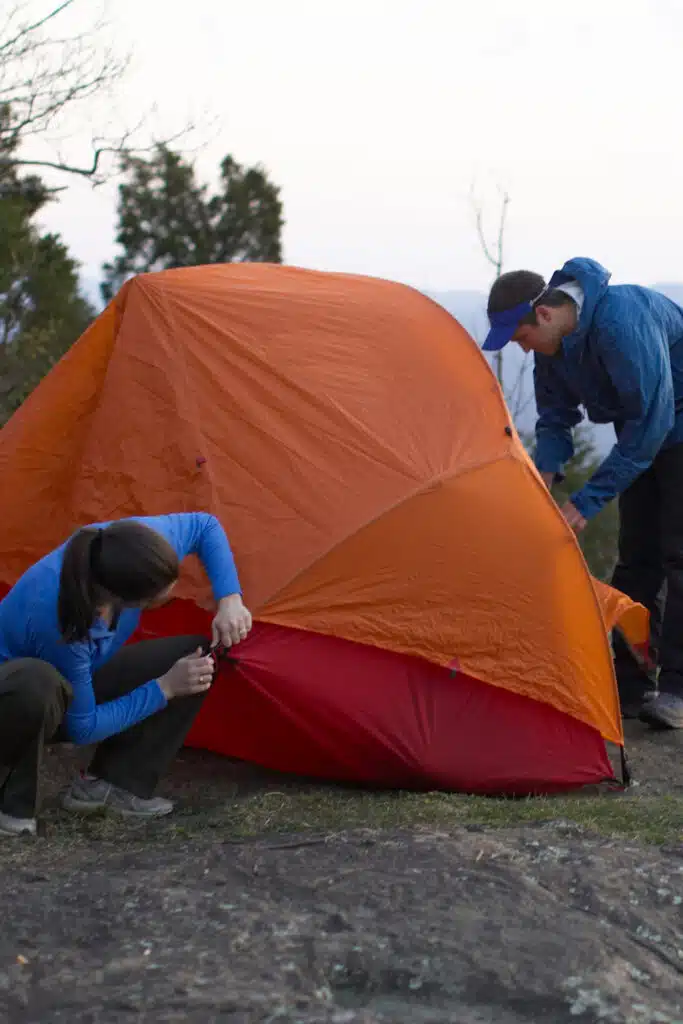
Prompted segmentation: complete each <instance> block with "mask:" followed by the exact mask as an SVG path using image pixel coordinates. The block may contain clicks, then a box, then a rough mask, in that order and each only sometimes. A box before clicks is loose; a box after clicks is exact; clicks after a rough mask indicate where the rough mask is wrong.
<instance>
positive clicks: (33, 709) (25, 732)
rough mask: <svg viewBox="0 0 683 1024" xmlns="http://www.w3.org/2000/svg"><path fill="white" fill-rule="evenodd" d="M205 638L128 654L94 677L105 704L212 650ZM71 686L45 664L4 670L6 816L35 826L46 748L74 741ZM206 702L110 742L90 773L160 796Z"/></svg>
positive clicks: (172, 707) (1, 749)
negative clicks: (69, 730)
mask: <svg viewBox="0 0 683 1024" xmlns="http://www.w3.org/2000/svg"><path fill="white" fill-rule="evenodd" d="M205 646H206V639H205V638H204V637H196V636H194V637H187V636H178V637H168V638H164V639H162V640H148V641H144V642H142V643H139V644H132V645H131V646H130V647H124V648H123V649H122V650H121V651H119V652H118V653H117V654H115V655H114V657H113V658H112V659H111V661H109V662H107V664H106V665H104V666H103V667H102V668H101V669H100V670H99V671H98V672H96V673H95V675H94V677H93V689H94V691H95V699H96V701H97V703H98V704H104V703H106V702H107V701H109V700H114V699H115V698H116V697H122V696H123V695H124V694H126V693H130V691H131V690H134V689H135V688H136V687H137V686H141V685H142V684H143V683H146V682H148V681H149V680H150V679H157V678H158V677H159V676H162V675H164V673H165V672H168V670H169V669H170V668H171V666H172V665H174V664H175V662H176V661H178V659H179V658H183V657H184V656H185V655H187V654H191V653H192V652H193V651H196V650H197V648H198V647H205ZM70 696H71V688H70V686H69V684H68V683H67V682H66V681H65V680H64V679H63V678H62V676H61V675H60V674H59V672H57V670H56V669H54V668H53V667H52V666H51V665H48V664H47V663H46V662H44V661H38V660H33V659H22V660H17V661H10V662H6V663H5V664H3V665H0V811H3V812H4V813H5V814H10V815H12V816H13V817H16V818H32V817H34V816H35V814H36V810H37V806H38V782H39V774H40V763H41V758H42V752H43V746H44V744H45V743H46V742H49V741H53V742H60V741H66V740H67V736H66V735H65V733H64V731H63V728H62V727H61V722H62V719H63V717H64V713H65V711H66V708H67V706H68V703H69V700H70ZM204 696H205V694H204V693H201V694H197V695H193V696H191V697H179V698H176V699H175V700H172V701H170V702H169V703H168V704H167V706H166V707H165V708H163V709H162V710H161V711H158V712H157V713H156V714H155V715H151V716H150V717H149V718H146V719H144V720H143V721H142V722H138V723H137V725H134V726H132V727H131V728H130V729H127V730H126V731H125V732H121V733H117V734H116V735H115V736H111V737H110V738H109V739H107V740H104V741H103V742H102V743H100V744H99V745H98V747H97V748H96V750H95V754H94V757H93V759H92V761H91V764H90V768H89V771H90V772H92V774H93V775H97V776H98V777H99V778H101V779H105V780H106V781H107V782H111V783H113V784H114V785H115V786H120V787H121V788H122V789H126V790H128V791H129V792H131V793H134V794H135V795H136V796H139V797H142V798H144V799H147V798H148V797H150V796H152V794H153V793H154V790H155V788H156V786H157V783H158V782H159V779H160V778H161V776H162V775H163V774H164V773H165V772H166V770H167V769H168V767H169V765H170V763H171V761H172V760H173V758H174V757H175V755H176V754H177V752H178V750H179V749H180V747H181V746H182V745H183V741H184V739H185V737H186V735H187V733H188V731H189V729H190V726H191V725H192V722H193V721H194V719H195V716H196V714H197V712H198V711H199V709H200V707H201V704H202V701H203V699H204Z"/></svg>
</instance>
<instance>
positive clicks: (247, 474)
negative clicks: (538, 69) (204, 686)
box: [0, 264, 646, 792]
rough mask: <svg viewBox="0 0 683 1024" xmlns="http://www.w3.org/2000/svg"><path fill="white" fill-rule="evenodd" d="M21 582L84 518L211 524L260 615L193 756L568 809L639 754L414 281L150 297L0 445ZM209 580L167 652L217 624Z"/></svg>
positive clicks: (590, 609) (543, 505)
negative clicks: (568, 798) (562, 795)
mask: <svg viewBox="0 0 683 1024" xmlns="http://www.w3.org/2000/svg"><path fill="white" fill-rule="evenodd" d="M0 468H1V471H2V472H1V476H2V480H3V488H2V493H1V494H0V551H1V552H2V555H1V556H0V581H1V582H2V584H4V586H5V587H8V586H10V585H11V584H12V583H13V582H14V581H15V580H16V579H17V578H18V576H19V575H20V574H21V573H22V572H23V571H24V570H25V569H26V568H27V567H28V566H29V565H30V564H31V563H33V562H34V561H35V560H37V559H38V558H39V557H41V556H42V555H43V554H44V553H46V552H47V551H48V550H50V549H51V548H53V547H55V546H57V545H58V544H60V543H61V542H62V541H63V540H64V539H65V538H66V537H67V536H68V535H69V533H70V532H71V531H72V530H73V529H74V527H75V526H77V525H80V524H84V523H88V522H93V521H98V520H103V519H110V518H118V517H122V516H127V515H136V514H145V515H153V514H157V513H164V512H170V511H182V510H199V509H201V510H207V511H211V512H213V513H214V514H216V515H217V516H218V517H219V519H220V520H221V521H222V523H223V524H224V526H225V528H226V529H227V531H228V534H229V536H230V539H231V543H232V545H233V548H234V550H235V553H236V557H237V563H238V568H239V572H240V577H241V580H242V583H243V586H244V590H245V597H246V600H247V602H248V603H249V605H250V606H251V607H252V609H253V611H254V613H255V618H256V620H257V628H256V629H255V631H254V634H253V636H252V637H251V638H250V639H249V640H248V641H247V642H246V643H245V644H243V645H240V648H238V649H237V650H236V652H235V653H236V655H237V662H236V663H235V664H234V665H233V666H232V668H231V670H230V671H229V672H227V673H226V674H224V676H223V678H222V679H221V680H220V681H219V683H218V684H217V685H216V686H215V687H214V688H213V690H212V692H211V694H210V697H209V699H208V701H207V702H206V704H205V708H204V711H203V712H202V715H201V716H200V718H199V719H198V721H197V724H196V727H195V729H194V731H193V733H192V736H191V742H193V743H195V744H198V745H202V746H206V747H210V748H212V749H214V750H219V751H221V752H223V753H225V754H229V755H233V756H238V757H246V758H249V759H252V760H254V761H257V762H260V763H262V764H266V765H271V766H273V767H276V768H280V769H288V770H295V771H300V772H305V773H307V774H319V775H323V776H332V777H337V778H355V779H364V780H368V781H370V780H374V781H378V782H384V783H388V784H396V785H442V786H448V787H454V788H463V789H469V790H477V791H493V790H506V791H513V792H537V791H548V790H552V789H554V788H557V787H563V786H571V785H578V784H581V783H584V782H591V781H595V780H596V779H598V778H604V777H605V776H609V775H610V774H611V773H610V769H609V764H608V762H607V759H606V754H605V747H604V740H605V739H606V740H611V741H614V742H615V743H621V742H622V731H621V721H620V714H619V706H618V698H617V693H616V687H615V681H614V675H613V667H612V660H611V653H610V648H609V643H608V629H609V628H611V627H612V625H614V623H615V622H616V621H617V619H619V618H620V617H621V616H622V615H623V614H625V613H628V614H627V616H626V619H625V620H624V621H625V622H627V621H628V623H629V628H630V632H631V637H632V639H634V641H638V642H639V641H640V640H642V639H644V632H645V628H646V617H645V613H644V611H643V610H642V609H637V608H636V609H634V606H633V605H631V603H630V602H628V601H627V600H626V599H625V598H623V597H622V596H621V595H617V594H615V592H613V591H610V590H609V588H598V587H597V586H596V585H595V584H594V583H593V581H592V580H591V578H590V576H589V574H588V571H587V569H586V566H585V563H584V561H583V558H582V556H581V553H580V550H579V548H578V546H577V543H576V541H575V539H574V537H573V535H572V534H571V532H570V531H569V529H568V528H567V527H566V525H565V523H564V520H563V519H562V517H561V515H560V514H559V512H558V510H557V509H556V507H555V505H554V503H553V502H552V500H551V498H550V497H549V495H548V494H547V492H546V490H545V488H544V487H543V484H542V482H541V481H540V478H539V477H538V475H537V473H536V472H535V470H534V468H533V466H532V464H531V462H530V461H529V459H528V457H527V455H526V454H525V452H524V450H523V448H522V445H521V443H520V441H519V439H518V437H517V435H516V433H515V431H514V430H513V428H512V426H511V423H510V419H509V414H508V411H507V409H506V406H505V403H504V401H503V398H502V395H501V392H500V389H499V387H498V385H497V382H496V380H495V379H494V376H493V374H492V373H491V371H490V369H489V367H488V365H487V363H486V361H485V359H484V358H483V356H482V355H481V353H480V352H479V349H478V348H477V345H476V344H475V342H474V341H473V340H472V339H471V338H470V337H469V335H468V334H467V333H466V332H465V331H464V330H463V328H462V327H460V325H459V324H458V323H457V322H456V321H455V320H454V319H453V318H452V317H451V316H450V315H449V314H448V313H447V312H445V311H444V310H443V309H442V308H440V307H439V306H437V305H436V304H435V303H433V302H431V301H430V300H429V299H427V298H425V297H424V296H423V295H421V294H420V293H418V292H416V291H413V290H412V289H410V288H406V287H403V286H401V285H397V284H392V283H388V282H385V281H379V280H373V279H369V278H363V277H352V276H345V275H336V274H323V273H314V272H308V271H301V270H295V269H290V268H284V267H277V266H266V265H258V264H254V265H247V264H242V265H222V266H210V267H195V268H191V269H182V270H171V271H165V272H162V273H158V274H147V275H142V276H140V277H137V278H135V279H133V280H131V281H129V282H128V283H127V284H126V285H125V286H124V287H123V288H122V290H121V291H120V293H119V294H118V296H117V297H116V298H115V299H114V301H113V302H112V303H110V305H109V306H108V307H107V309H106V310H105V311H104V312H103V313H102V315H101V316H100V317H99V318H98V319H97V320H96V321H95V323H94V324H93V325H92V326H91V327H90V328H89V330H88V331H87V332H86V333H85V334H84V335H83V337H82V338H81V339H80V340H79V341H78V342H77V343H76V344H75V345H74V347H73V348H72V349H71V350H70V352H69V353H68V354H67V356H66V357H65V358H64V359H63V360H62V361H61V362H60V363H59V364H58V365H57V366H56V367H55V368H54V369H53V370H52V372H51V373H50V374H49V376H48V377H47V378H46V379H45V380H44V381H43V383H42V384H41V385H40V386H39V387H38V389H37V390H36V392H35V393H34V394H33V395H32V396H31V398H30V399H29V400H28V401H27V402H26V403H25V404H24V406H23V407H22V408H21V409H20V410H19V411H18V412H17V413H16V414H15V416H14V417H13V418H12V419H11V420H10V422H9V423H8V424H7V425H6V426H5V428H4V429H3V430H2V432H1V433H0ZM208 597H209V592H208V585H207V584H206V581H205V580H204V577H203V575H202V573H201V571H200V570H199V569H198V568H197V567H193V568H192V569H191V570H190V571H188V573H187V574H186V576H185V577H184V579H183V581H182V589H181V592H180V596H179V600H177V601H175V602H174V603H173V604H171V605H169V606H168V607H167V608H166V609H164V610H162V612H160V613H157V614H156V615H155V616H150V617H149V618H148V619H147V621H146V625H145V629H146V631H147V633H148V634H150V633H153V632H164V631H167V630H169V629H182V628H185V627H186V626H188V627H189V626H190V624H191V625H192V627H193V628H194V627H195V626H196V625H198V624H199V625H201V624H204V623H205V621H206V617H207V614H208V613H207V612H206V610H205V609H206V608H207V607H208V604H207V602H208Z"/></svg>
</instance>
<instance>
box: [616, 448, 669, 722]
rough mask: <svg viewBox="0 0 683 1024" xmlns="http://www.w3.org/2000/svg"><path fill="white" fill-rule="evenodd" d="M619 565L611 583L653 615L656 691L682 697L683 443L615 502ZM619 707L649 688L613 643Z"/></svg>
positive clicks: (661, 457) (622, 648)
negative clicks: (657, 687)
mask: <svg viewBox="0 0 683 1024" xmlns="http://www.w3.org/2000/svg"><path fill="white" fill-rule="evenodd" d="M619 514H620V519H621V524H620V529H619V562H618V564H617V567H616V569H615V571H614V576H613V579H612V583H613V585H614V586H615V587H616V588H617V590H621V591H622V592H623V593H624V594H627V595H628V596H629V597H630V598H632V599H633V600H634V601H638V602H640V603H641V604H643V605H645V607H646V608H647V609H648V610H649V612H650V615H651V622H652V627H651V643H652V654H653V656H655V657H656V658H657V661H658V663H659V667H660V676H659V688H660V690H662V691H663V692H666V693H674V694H676V695H677V696H680V697H683V444H679V445H675V446H674V447H673V448H669V449H668V450H667V451H663V452H661V453H660V454H659V455H658V456H657V458H656V459H655V461H654V462H653V464H652V466H651V467H650V469H648V470H647V472H645V473H643V474H642V476H640V477H638V479H637V480H636V481H635V483H634V484H632V485H631V487H629V488H628V490H626V491H624V493H623V494H622V496H621V498H620V501H619ZM614 648H615V656H616V671H617V680H618V684H619V695H620V697H621V700H622V703H628V702H631V701H637V700H638V699H639V698H640V697H642V695H643V692H644V691H645V690H646V689H649V688H650V685H651V684H650V683H649V681H648V680H647V678H646V676H645V675H644V673H643V672H642V671H641V670H639V669H638V667H637V666H636V664H635V662H634V660H633V658H632V657H631V656H630V655H629V653H628V651H627V649H626V648H625V646H624V644H623V643H622V642H621V641H620V639H619V638H618V637H617V638H616V639H615V644H614Z"/></svg>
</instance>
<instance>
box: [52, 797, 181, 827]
mask: <svg viewBox="0 0 683 1024" xmlns="http://www.w3.org/2000/svg"><path fill="white" fill-rule="evenodd" d="M62 807H63V808H64V810H65V811H71V812H73V813H76V814H96V813H97V812H98V811H99V812H102V811H106V812H107V813H111V814H118V816H119V817H120V818H138V819H139V820H142V821H144V820H145V819H150V818H165V817H166V816H167V815H169V814H171V813H172V811H173V806H172V805H171V806H170V807H164V808H163V809H161V810H157V811H129V810H127V809H126V808H125V807H117V806H116V804H114V803H112V804H110V803H106V802H104V803H103V802H100V803H88V802H86V801H85V800H84V801H80V800H74V798H73V797H68V796H67V797H64V799H63V800H62Z"/></svg>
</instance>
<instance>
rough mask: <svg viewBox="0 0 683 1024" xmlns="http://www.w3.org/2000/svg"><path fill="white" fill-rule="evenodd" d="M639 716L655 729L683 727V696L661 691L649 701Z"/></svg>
mask: <svg viewBox="0 0 683 1024" xmlns="http://www.w3.org/2000/svg"><path fill="white" fill-rule="evenodd" d="M639 718H640V720H641V722H647V724H648V725H651V726H652V728H653V729H683V697H677V696H676V695H675V694H674V693H660V694H658V695H657V696H656V697H655V698H654V700H651V701H648V703H647V704H646V705H645V706H644V708H643V710H642V711H641V712H640V715H639Z"/></svg>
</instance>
